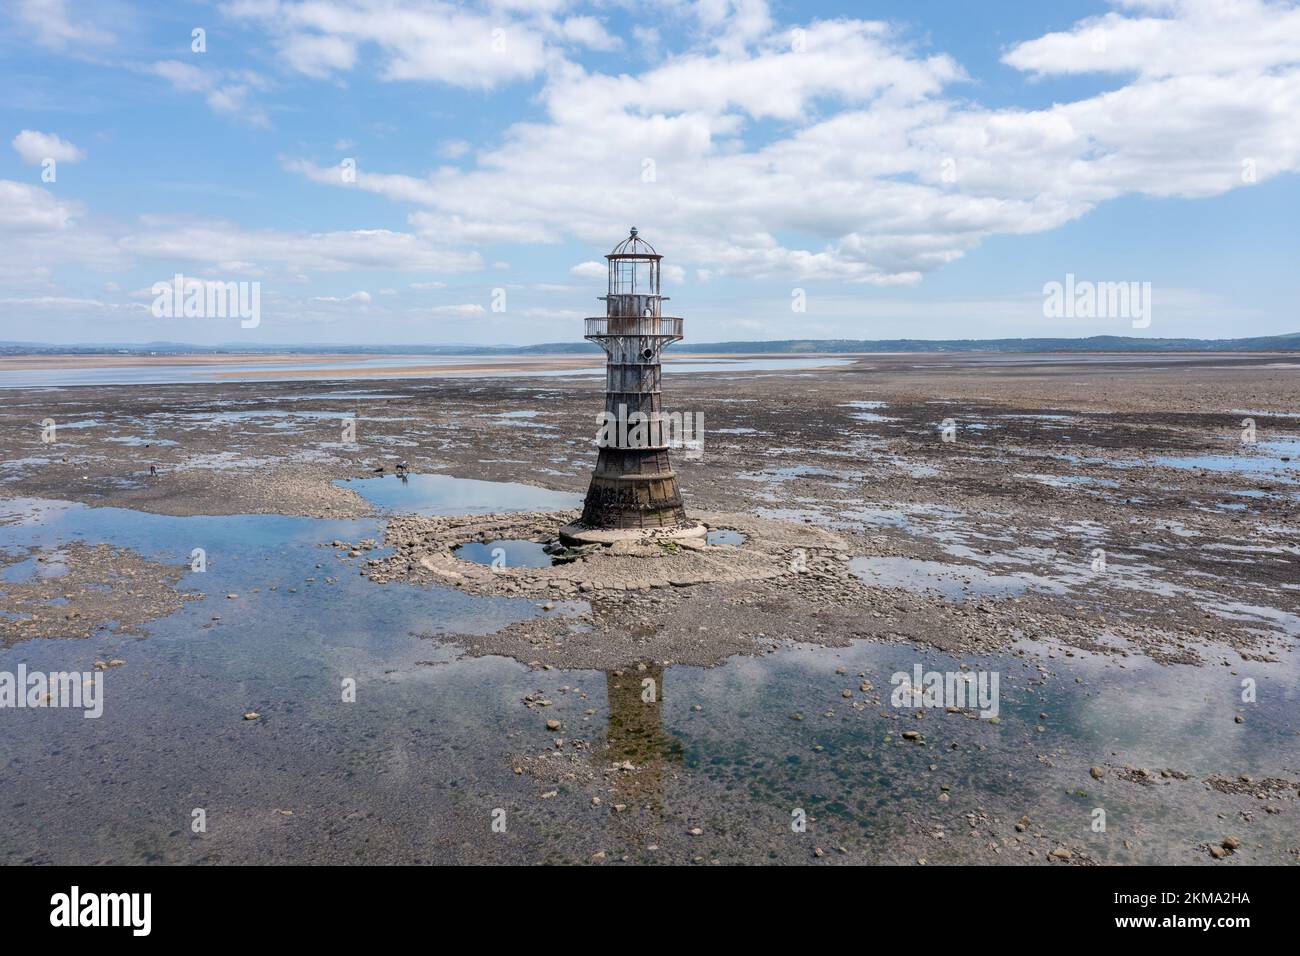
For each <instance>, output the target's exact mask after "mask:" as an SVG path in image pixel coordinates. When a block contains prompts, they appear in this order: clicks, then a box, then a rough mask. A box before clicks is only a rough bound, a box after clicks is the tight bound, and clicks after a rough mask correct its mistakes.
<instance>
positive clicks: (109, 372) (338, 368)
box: [0, 355, 853, 388]
mask: <svg viewBox="0 0 1300 956" xmlns="http://www.w3.org/2000/svg"><path fill="white" fill-rule="evenodd" d="M546 357H547V356H540V355H538V356H526V357H520V356H513V355H511V356H481V355H472V356H465V355H410V356H400V357H389V358H372V359H356V360H348V361H341V360H328V359H327V360H324V361H318V362H307V361H300V362H284V363H270V364H264V365H258V364H250V365H226V364H221V363H213V364H211V365H153V366H126V367H119V368H61V369H22V370H6V371H0V388H40V387H43V386H57V387H64V386H76V385H174V384H181V383H185V382H222V381H233V382H238V381H250V380H251V381H269V382H275V381H325V380H329V381H334V380H337V381H346V380H349V379H355V378H365V379H367V380H373V379H385V378H409V377H411V376H412V374H413V373H412V371H411V369H413V368H419V367H421V366H432V367H437V366H456V365H481V366H487V367H486V368H483V369H478V370H468V371H465V370H462V371H456V372H447V373H442V374H445V375H447V376H449V377H456V378H520V377H544V378H549V377H556V376H565V375H603V374H605V367H604V365H603V363H602V362H601V361H600V358H599V357H598V356H592V359H591V363H592V364H591V365H590V366H589V367H583V368H577V369H559V370H556V369H533V368H523V369H510V368H507V367H502V368H493V367H491V366H493V365H500V366H509V365H510V364H512V363H515V362H519V361H526V360H528V359H537V358H546ZM560 357H562V358H572V356H560ZM852 363H853V359H843V358H802V359H783V358H770V359H768V358H763V359H678V358H673V357H671V356H667V357H665V358H664V362H663V370H664V371H665V372H671V373H686V372H779V371H792V372H793V371H805V370H807V369H814V368H828V367H833V366H840V365H850V364H852ZM304 373H306V374H304Z"/></svg>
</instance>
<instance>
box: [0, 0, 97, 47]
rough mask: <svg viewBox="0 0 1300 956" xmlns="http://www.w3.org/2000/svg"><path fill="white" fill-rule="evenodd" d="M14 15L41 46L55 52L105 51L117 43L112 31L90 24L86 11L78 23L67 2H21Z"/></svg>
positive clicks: (83, 11)
mask: <svg viewBox="0 0 1300 956" xmlns="http://www.w3.org/2000/svg"><path fill="white" fill-rule="evenodd" d="M90 12H92V13H93V7H92V8H91V11H90ZM14 14H15V15H16V17H17V19H18V21H19V22H20V23H22V24H23V25H24V26H25V27H26V28H27V29H28V30H29V31H30V32H31V33H32V35H33V36H35V38H36V42H37V43H39V44H41V46H46V47H50V48H51V49H55V50H74V51H75V50H76V49H78V48H82V49H87V48H95V47H104V46H109V45H110V44H112V43H113V42H114V39H115V38H114V36H113V34H112V33H110V32H109V31H108V30H105V29H101V28H100V27H98V26H96V25H94V24H92V23H90V22H89V18H88V16H87V11H86V10H84V9H83V10H82V11H80V12H79V15H78V16H77V18H76V19H75V20H74V19H73V17H72V16H70V15H69V13H68V4H67V0H19V2H18V3H17V5H16V6H15V8H14Z"/></svg>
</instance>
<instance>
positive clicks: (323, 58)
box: [280, 34, 357, 78]
mask: <svg viewBox="0 0 1300 956" xmlns="http://www.w3.org/2000/svg"><path fill="white" fill-rule="evenodd" d="M280 52H281V54H283V56H284V58H285V60H286V61H287V62H288V64H289V65H290V66H291V67H293V68H294V69H295V70H297V71H298V72H299V73H305V74H306V75H307V76H312V77H317V78H320V77H323V76H328V75H329V74H330V73H332V72H334V71H335V70H343V71H346V70H350V69H352V65H353V64H354V63H356V60H357V47H356V44H355V43H350V42H349V41H347V40H344V39H342V38H341V37H335V36H310V35H303V34H300V35H297V36H291V37H289V38H288V39H286V40H285V41H284V43H283V44H282V45H281V47H280Z"/></svg>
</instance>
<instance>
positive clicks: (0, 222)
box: [0, 179, 77, 232]
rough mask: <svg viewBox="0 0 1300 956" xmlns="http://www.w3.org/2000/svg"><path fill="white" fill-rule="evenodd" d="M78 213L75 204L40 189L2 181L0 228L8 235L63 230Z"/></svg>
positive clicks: (0, 185) (6, 180)
mask: <svg viewBox="0 0 1300 956" xmlns="http://www.w3.org/2000/svg"><path fill="white" fill-rule="evenodd" d="M76 211H77V207H76V206H75V205H73V204H72V203H69V202H66V201H64V200H61V199H56V198H55V196H54V194H53V193H50V192H49V191H47V190H44V189H41V188H40V187H38V186H29V185H27V184H26V183H16V182H14V181H13V180H9V179H0V229H3V230H4V231H5V232H11V231H12V232H34V231H40V232H48V231H55V230H61V229H64V228H66V227H67V226H68V225H69V223H70V222H71V220H72V217H73V216H74V215H75V214H76Z"/></svg>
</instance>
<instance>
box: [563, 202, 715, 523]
mask: <svg viewBox="0 0 1300 956" xmlns="http://www.w3.org/2000/svg"><path fill="white" fill-rule="evenodd" d="M605 258H606V259H607V260H609V291H608V293H607V294H606V295H604V296H602V297H601V298H603V299H604V300H605V314H604V315H602V316H596V317H595V318H589V319H586V320H585V323H586V332H585V336H584V337H585V338H587V339H588V340H590V341H592V342H595V343H596V344H598V345H599V346H600V347H601V348H602V349H604V350H605V355H606V364H605V413H604V415H603V416H602V419H603V421H604V423H605V425H606V427H604V428H602V431H601V435H602V438H601V440H600V441H599V444H600V452H599V455H598V456H597V458H596V469H595V471H594V472H592V475H591V486H590V488H589V489H588V490H587V499H586V502H585V504H584V505H583V509H582V517H581V518H580V519H579V520H578V521H577V522H575V523H574V524H571V525H568V526H567V527H565V528H563V529H562V530H561V531H560V536H561V538H563V539H565V540H567V541H569V542H572V543H578V544H593V543H602V544H612V543H613V542H615V541H623V540H628V539H635V538H638V537H653V538H667V539H674V538H675V539H682V538H696V537H703V536H704V535H705V533H706V529H705V527H704V526H703V525H702V524H699V523H698V522H695V521H691V520H690V519H689V518H687V517H686V509H685V508H684V507H683V506H682V497H681V493H680V491H679V490H678V487H677V474H676V473H675V472H674V471H673V468H672V465H671V464H670V463H669V461H668V447H669V445H668V438H669V430H668V428H667V427H666V416H664V414H663V411H662V405H661V396H660V382H661V378H662V374H663V368H662V366H661V364H660V355H661V353H662V352H663V350H664V349H665V348H666V347H667V346H668V345H670V344H671V343H673V342H677V341H680V339H681V338H682V320H681V319H680V318H675V317H671V316H666V315H664V314H663V303H664V302H666V301H668V300H667V298H666V297H665V296H662V295H660V294H659V279H660V262H661V260H662V259H663V256H661V255H659V254H658V253H657V252H655V250H654V247H653V246H651V245H650V243H648V242H646V241H645V240H644V239H642V238H641V237H640V236H639V235H637V231H636V227H635V226H633V227H632V230H631V233H630V234H629V235H628V237H627V238H626V239H624V240H623V241H622V242H620V243H619V244H618V245H617V246H615V247H614V251H613V252H611V253H610V254H609V255H607V256H605Z"/></svg>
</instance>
